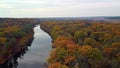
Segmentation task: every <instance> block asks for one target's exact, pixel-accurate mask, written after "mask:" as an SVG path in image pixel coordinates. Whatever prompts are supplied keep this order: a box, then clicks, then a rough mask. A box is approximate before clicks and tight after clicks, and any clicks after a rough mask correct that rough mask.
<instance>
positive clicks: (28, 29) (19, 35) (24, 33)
mask: <svg viewBox="0 0 120 68" xmlns="http://www.w3.org/2000/svg"><path fill="white" fill-rule="evenodd" d="M37 23H38V22H37V21H36V20H34V19H9V18H0V64H2V63H4V62H5V61H6V60H7V59H9V58H10V57H11V56H13V55H14V54H16V53H17V52H19V51H20V50H21V49H23V48H24V47H26V46H25V45H26V44H27V43H29V41H31V40H32V39H33V34H34V32H33V27H34V25H35V24H37Z"/></svg>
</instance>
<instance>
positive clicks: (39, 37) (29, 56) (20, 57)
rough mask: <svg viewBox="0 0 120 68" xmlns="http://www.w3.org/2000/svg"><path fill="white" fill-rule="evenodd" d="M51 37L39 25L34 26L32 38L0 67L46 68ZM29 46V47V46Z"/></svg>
mask: <svg viewBox="0 0 120 68" xmlns="http://www.w3.org/2000/svg"><path fill="white" fill-rule="evenodd" d="M50 45H51V38H50V36H49V35H48V34H47V33H45V32H44V31H43V30H42V29H40V26H36V27H34V40H33V41H31V42H30V43H29V44H28V45H27V47H25V48H24V49H23V50H22V51H21V52H19V53H18V54H16V55H14V56H13V57H12V58H11V59H9V60H8V61H7V62H5V63H4V64H2V65H0V66H1V67H0V68H47V63H46V61H47V57H48V56H49V52H50V50H51V46H50ZM29 46H30V47H29Z"/></svg>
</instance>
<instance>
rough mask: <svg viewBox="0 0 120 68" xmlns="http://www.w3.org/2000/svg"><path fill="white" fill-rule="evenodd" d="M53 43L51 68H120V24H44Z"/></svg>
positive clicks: (50, 58)
mask: <svg viewBox="0 0 120 68" xmlns="http://www.w3.org/2000/svg"><path fill="white" fill-rule="evenodd" d="M41 28H42V29H43V30H44V31H45V32H47V33H48V34H50V36H51V37H52V39H53V43H52V47H53V50H52V51H51V55H50V57H49V59H48V63H49V67H48V68H119V66H120V23H108V22H102V23H101V22H99V21H89V20H88V21H87V20H71V21H70V20H69V21H67V20H65V21H61V20H60V21H59V20H57V21H55V20H46V21H45V20H44V21H42V23H41Z"/></svg>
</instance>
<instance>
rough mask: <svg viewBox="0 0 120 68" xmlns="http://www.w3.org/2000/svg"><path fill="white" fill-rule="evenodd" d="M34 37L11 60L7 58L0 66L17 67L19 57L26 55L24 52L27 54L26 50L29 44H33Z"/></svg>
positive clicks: (4, 67)
mask: <svg viewBox="0 0 120 68" xmlns="http://www.w3.org/2000/svg"><path fill="white" fill-rule="evenodd" d="M32 41H33V39H32V40H31V41H29V43H28V44H27V46H26V47H25V48H24V49H22V50H21V51H20V52H18V53H17V54H15V55H14V56H13V57H11V58H10V59H9V60H7V61H6V62H5V63H4V64H1V65H0V68H17V66H18V58H22V57H24V54H26V51H28V46H31V43H32Z"/></svg>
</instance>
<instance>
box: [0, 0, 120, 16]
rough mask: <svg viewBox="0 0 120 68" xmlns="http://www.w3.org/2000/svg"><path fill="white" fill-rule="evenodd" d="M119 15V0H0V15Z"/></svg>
mask: <svg viewBox="0 0 120 68" xmlns="http://www.w3.org/2000/svg"><path fill="white" fill-rule="evenodd" d="M89 16H120V0H0V17H14V18H25V17H27V18H38V17H40V18H41V17H89Z"/></svg>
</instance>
